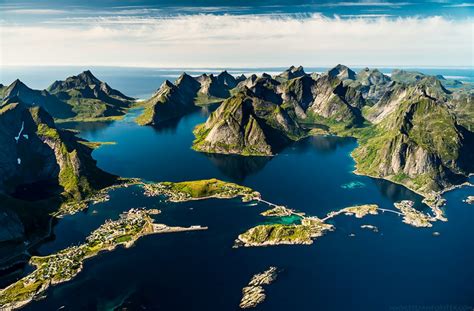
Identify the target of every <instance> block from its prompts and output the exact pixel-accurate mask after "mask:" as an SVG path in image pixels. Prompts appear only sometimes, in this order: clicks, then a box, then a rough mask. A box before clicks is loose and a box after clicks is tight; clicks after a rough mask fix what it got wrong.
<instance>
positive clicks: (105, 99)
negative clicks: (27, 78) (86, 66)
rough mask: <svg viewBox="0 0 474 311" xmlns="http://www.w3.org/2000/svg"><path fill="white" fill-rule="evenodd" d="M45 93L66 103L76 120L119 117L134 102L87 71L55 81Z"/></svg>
mask: <svg viewBox="0 0 474 311" xmlns="http://www.w3.org/2000/svg"><path fill="white" fill-rule="evenodd" d="M47 91H48V92H49V93H51V94H53V95H55V96H56V97H57V98H58V99H59V100H60V101H62V102H65V103H67V104H68V105H69V106H70V107H71V109H72V111H73V112H74V114H75V116H74V117H75V118H76V119H91V118H102V117H114V116H121V115H123V114H124V113H125V111H126V108H128V107H130V105H131V104H132V103H133V101H134V99H133V98H131V97H128V96H125V95H124V94H122V93H121V92H119V91H117V90H115V89H113V88H111V87H110V86H109V85H108V84H107V83H105V82H102V81H100V80H99V79H97V78H96V77H95V76H94V75H93V74H92V72H90V71H89V70H87V71H84V72H82V73H80V74H78V75H77V76H71V77H68V78H67V79H66V80H64V81H55V82H54V83H53V84H51V85H50V86H49V87H48V88H47ZM53 116H54V115H53ZM54 117H55V116H54Z"/></svg>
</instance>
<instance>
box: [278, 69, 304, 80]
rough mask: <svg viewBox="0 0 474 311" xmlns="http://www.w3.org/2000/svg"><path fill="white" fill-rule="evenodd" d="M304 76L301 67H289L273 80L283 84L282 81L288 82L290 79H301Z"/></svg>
mask: <svg viewBox="0 0 474 311" xmlns="http://www.w3.org/2000/svg"><path fill="white" fill-rule="evenodd" d="M305 75H306V73H305V72H304V69H303V67H302V66H298V67H295V66H291V67H290V68H288V69H287V70H285V71H283V72H282V73H280V74H279V75H276V76H275V80H278V81H280V82H283V81H288V80H291V79H295V78H299V77H302V76H305Z"/></svg>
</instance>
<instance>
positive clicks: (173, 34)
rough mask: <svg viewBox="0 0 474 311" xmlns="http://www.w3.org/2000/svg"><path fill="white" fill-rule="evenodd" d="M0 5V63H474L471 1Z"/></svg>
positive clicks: (145, 0)
mask: <svg viewBox="0 0 474 311" xmlns="http://www.w3.org/2000/svg"><path fill="white" fill-rule="evenodd" d="M85 2H86V1H84V0H81V1H79V0H36V1H21V0H19V1H18V0H17V1H11V0H0V66H32V65H35V66H38V65H44V66H52V65H53V66H59V65H80V66H136V67H162V68H165V67H173V68H177V67H187V68H190V67H271V66H278V67H280V66H281V67H284V66H289V65H292V64H294V65H300V64H301V65H304V66H307V67H310V66H313V67H314V66H332V65H335V64H338V63H344V64H347V65H351V66H379V67H383V66H385V67H468V68H469V67H470V68H472V67H473V66H474V4H473V3H472V2H468V1H464V0H459V1H444V0H433V1H427V0H418V1H413V0H406V1H405V0H404V1H383V0H364V1H354V0H346V1H339V2H334V1H324V0H319V1H302V0H286V1H274V0H273V1H270V0H265V1H259V0H253V1H249V0H198V1H192V0H187V1H183V0H162V1H156V0H155V1H151V0H125V1H112V0H96V1H87V2H92V3H90V4H85Z"/></svg>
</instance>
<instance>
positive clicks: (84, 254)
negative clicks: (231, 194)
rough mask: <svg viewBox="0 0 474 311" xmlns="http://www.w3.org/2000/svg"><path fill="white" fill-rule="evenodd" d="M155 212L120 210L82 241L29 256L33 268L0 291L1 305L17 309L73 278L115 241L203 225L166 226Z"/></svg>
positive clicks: (128, 241) (128, 243) (126, 241)
mask: <svg viewBox="0 0 474 311" xmlns="http://www.w3.org/2000/svg"><path fill="white" fill-rule="evenodd" d="M159 212H160V211H159V210H145V209H131V210H129V211H128V212H125V213H123V214H121V215H120V218H119V219H118V220H114V221H112V220H109V221H107V222H106V223H104V224H103V225H102V226H100V227H99V228H98V229H97V230H95V231H93V232H92V233H91V234H90V235H89V236H88V237H87V238H86V242H85V243H83V244H80V245H78V246H71V247H69V248H66V249H64V250H62V251H60V252H58V253H56V254H52V255H49V256H44V257H36V256H34V257H32V258H31V260H30V263H31V264H32V265H33V266H35V270H34V271H33V272H31V273H30V274H28V275H27V276H25V277H23V278H22V279H20V280H18V281H17V282H15V283H13V284H11V285H9V286H8V287H6V288H4V289H3V290H1V291H0V305H1V306H2V309H4V310H11V309H17V308H20V307H22V306H24V305H26V304H28V303H29V302H30V301H31V300H32V299H39V298H41V297H42V296H43V295H44V293H45V291H46V290H47V289H48V288H49V287H50V286H52V285H56V284H60V283H64V282H67V281H69V280H71V279H72V278H74V277H75V276H76V275H77V274H78V273H79V272H80V271H81V270H82V265H83V262H84V260H86V259H88V258H91V257H94V256H96V255H97V254H98V253H100V252H102V251H111V250H113V249H114V248H116V247H117V246H119V245H123V246H125V247H130V246H132V245H133V243H134V242H135V241H136V240H137V239H139V238H140V237H142V236H144V235H149V234H158V233H168V232H180V231H191V230H205V229H207V228H206V227H201V226H191V227H169V226H167V225H164V224H155V223H154V220H153V218H152V217H151V215H154V214H158V213H159Z"/></svg>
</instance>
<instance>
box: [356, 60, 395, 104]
mask: <svg viewBox="0 0 474 311" xmlns="http://www.w3.org/2000/svg"><path fill="white" fill-rule="evenodd" d="M391 81H392V80H391V79H390V77H389V76H386V75H384V74H383V73H381V72H380V71H379V70H377V69H369V68H365V69H363V70H361V71H360V72H359V73H357V76H356V79H355V80H354V81H353V82H352V81H351V82H349V83H348V85H349V86H351V87H352V88H355V89H357V90H358V91H360V92H361V94H362V97H363V98H364V99H365V100H367V101H368V102H369V103H371V104H372V103H376V102H377V101H378V100H379V99H380V98H381V97H382V96H383V95H384V94H385V93H386V92H387V91H388V90H389V89H390V87H391Z"/></svg>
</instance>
